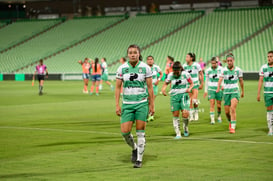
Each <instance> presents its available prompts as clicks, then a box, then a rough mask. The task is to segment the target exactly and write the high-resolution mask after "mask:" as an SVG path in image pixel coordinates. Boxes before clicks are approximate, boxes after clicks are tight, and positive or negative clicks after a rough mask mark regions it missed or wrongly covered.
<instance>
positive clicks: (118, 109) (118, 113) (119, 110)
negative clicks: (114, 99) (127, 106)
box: [116, 106, 121, 116]
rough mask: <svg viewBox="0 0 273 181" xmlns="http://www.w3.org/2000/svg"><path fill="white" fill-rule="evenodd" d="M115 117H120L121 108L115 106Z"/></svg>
mask: <svg viewBox="0 0 273 181" xmlns="http://www.w3.org/2000/svg"><path fill="white" fill-rule="evenodd" d="M116 115H117V116H121V108H120V106H116Z"/></svg>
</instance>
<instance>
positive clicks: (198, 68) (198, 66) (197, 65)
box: [196, 63, 202, 72]
mask: <svg viewBox="0 0 273 181" xmlns="http://www.w3.org/2000/svg"><path fill="white" fill-rule="evenodd" d="M196 68H197V70H198V72H200V71H202V69H201V66H200V65H199V63H197V64H196Z"/></svg>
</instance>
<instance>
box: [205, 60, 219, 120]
mask: <svg viewBox="0 0 273 181" xmlns="http://www.w3.org/2000/svg"><path fill="white" fill-rule="evenodd" d="M210 63H211V67H209V68H208V69H207V70H206V71H205V74H206V82H205V93H204V98H205V97H206V96H207V95H208V100H209V102H210V123H211V124H215V116H214V107H215V100H216V103H217V113H218V115H217V118H218V119H217V120H218V122H219V123H221V122H222V119H221V102H222V98H223V91H222V90H223V87H222V86H221V88H220V91H219V92H217V93H216V90H217V86H218V81H219V78H220V75H221V72H222V69H223V68H222V67H221V66H219V65H218V61H217V58H216V57H212V59H211V61H210Z"/></svg>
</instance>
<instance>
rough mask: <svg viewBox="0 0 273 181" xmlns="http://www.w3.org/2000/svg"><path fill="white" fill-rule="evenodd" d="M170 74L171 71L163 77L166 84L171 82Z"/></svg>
mask: <svg viewBox="0 0 273 181" xmlns="http://www.w3.org/2000/svg"><path fill="white" fill-rule="evenodd" d="M172 74H173V73H172V72H171V73H170V74H168V76H167V78H166V79H165V82H166V83H167V84H169V83H170V82H171V76H172Z"/></svg>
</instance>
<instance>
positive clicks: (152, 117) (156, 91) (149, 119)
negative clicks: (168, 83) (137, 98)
mask: <svg viewBox="0 0 273 181" xmlns="http://www.w3.org/2000/svg"><path fill="white" fill-rule="evenodd" d="M153 89H154V97H153V99H154V101H155V98H156V95H157V93H158V87H157V86H155V85H153ZM154 109H155V107H154ZM148 121H154V115H149V116H148Z"/></svg>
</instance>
